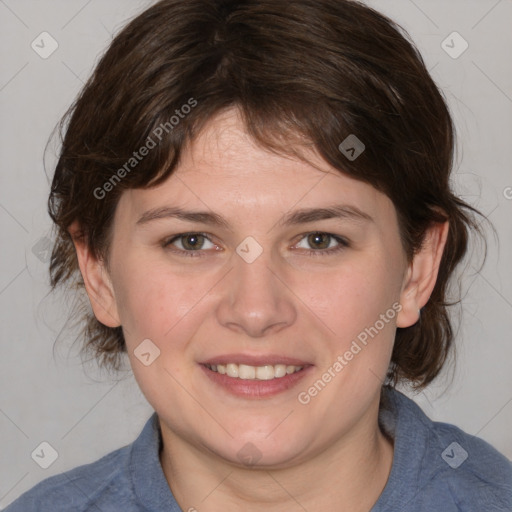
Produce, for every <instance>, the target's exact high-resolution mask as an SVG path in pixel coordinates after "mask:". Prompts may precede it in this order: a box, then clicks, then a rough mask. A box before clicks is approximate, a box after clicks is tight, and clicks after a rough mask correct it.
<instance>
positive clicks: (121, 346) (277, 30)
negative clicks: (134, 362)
mask: <svg viewBox="0 0 512 512" xmlns="http://www.w3.org/2000/svg"><path fill="white" fill-rule="evenodd" d="M186 105H188V108H185V106H186ZM232 107H237V108H239V110H240V112H241V114H242V118H243V120H244V123H245V125H246V129H247V131H248V133H249V134H250V135H251V136H252V138H253V139H254V140H255V141H256V142H257V143H258V144H260V145H261V146H262V147H264V148H267V149H269V150H271V151H274V152H278V153H281V154H288V155H295V156H298V157H300V158H302V156H301V153H300V151H299V147H301V146H302V147H308V146H309V149H313V150H315V151H316V152H317V153H318V154H319V155H320V156H322V157H323V158H324V159H325V160H326V162H327V163H329V164H330V165H332V166H333V167H335V168H336V169H338V170H339V171H340V172H342V173H345V174H346V175H348V176H351V177H353V178H355V179H358V180H361V181H364V182H367V183H369V184H371V185H372V186H374V187H375V188H376V189H378V190H380V191H382V192H383V193H385V194H386V195H387V196H389V198H390V199H391V200H392V201H393V203H394V205H395V208H396V210H397V214H398V218H399V227H400V234H401V239H402V243H403V248H404V251H405V253H406V254H407V258H408V260H409V261H411V258H412V256H413V255H414V254H415V252H416V251H417V250H418V249H419V248H420V246H421V244H422V240H423V238H424V234H425V231H426V229H427V228H428V227H429V225H431V223H435V222H442V221H445V220H447V219H448V220H449V222H450V226H449V235H448V241H447V244H446V247H445V251H444V254H443V257H442V261H441V266H440V270H439V276H438V279H437V283H436V285H435V288H434V290H433V293H432V295H431V297H430V300H429V301H428V303H427V304H426V305H425V307H424V308H423V310H422V312H421V321H420V322H418V323H416V324H415V325H413V326H411V327H407V328H399V329H398V330H397V333H396V340H395V346H394V350H393V354H392V361H391V366H390V370H389V375H388V377H389V381H390V382H391V383H393V384H395V385H396V384H397V383H398V382H399V381H401V380H405V381H410V382H411V383H413V384H414V385H415V386H416V387H418V388H420V387H423V386H425V385H427V384H428V383H429V382H430V381H432V379H434V377H435V376H436V375H437V374H438V373H439V371H440V370H441V368H442V366H443V364H444V363H445V360H446V358H447V355H448V354H449V350H450V347H451V346H452V341H453V337H454V334H453V330H452V325H451V323H450V318H449V316H448V311H447V307H448V306H450V305H453V304H456V303H458V302H460V301H457V302H452V303H450V302H447V300H446V295H447V285H448V281H449V278H450V276H451V275H452V273H453V271H454V269H455V267H456V266H457V264H458V263H459V262H460V261H461V260H462V258H463V256H464V255H465V254H466V251H467V247H468V235H469V233H470V230H471V229H472V230H474V231H478V232H479V226H478V224H477V223H476V222H475V220H474V219H473V213H477V214H479V212H478V211H477V210H476V209H474V208H473V207H471V206H470V205H468V204H466V203H465V202H464V201H462V200H461V199H459V198H458V197H456V196H455V195H454V194H453V193H452V191H451V188H450V183H449V177H450V172H451V168H452V164H453V162H452V160H453V153H454V128H453V125H452V120H451V117H450V114H449V111H448V109H447V106H446V103H445V101H444V99H443V96H442V94H441V93H440V92H439V90H438V88H437V87H436V85H435V83H434V82H433V80H432V78H431V77H430V75H429V73H428V71H427V69H426V67H425V64H424V62H423V60H422V57H421V56H420V54H419V52H418V50H417V49H416V48H415V46H414V45H413V44H412V42H411V41H410V40H409V36H408V35H407V33H406V32H405V31H404V30H403V29H402V28H401V27H399V26H398V25H396V24H395V23H394V22H392V21H391V20H389V19H388V18H386V17H385V16H383V15H382V14H380V13H378V12H376V11H374V10H373V9H371V8H369V7H367V6H365V5H363V4H361V3H359V2H356V1H351V0H294V1H293V2H290V1H289V0H224V1H223V0H187V1H186V2H183V1H182V0H163V1H160V2H158V3H157V4H155V5H154V6H152V7H150V8H149V9H147V10H146V11H145V12H143V13H142V14H141V15H139V16H138V17H136V18H135V19H134V20H133V21H131V22H130V23H129V24H128V25H127V26H126V27H125V28H124V29H123V30H122V31H121V32H120V33H119V34H118V35H117V36H116V37H115V38H114V40H113V41H112V43H111V45H110V47H109V48H108V50H107V52H106V53H105V54H104V56H103V57H102V58H101V60H100V62H99V63H98V65H97V67H96V69H95V71H94V73H93V75H92V76H91V78H90V79H89V80H88V82H87V83H86V85H85V87H84V88H83V90H82V92H81V94H80V95H79V97H78V99H77V100H76V101H75V103H74V104H73V106H72V107H71V108H70V110H69V111H68V113H67V114H66V116H65V117H64V118H63V120H62V121H61V125H60V128H61V133H62V132H64V131H65V135H63V136H62V137H63V140H62V149H61V153H60V158H59V161H58V164H57V167H56V171H55V175H54V178H53V183H52V188H51V193H50V197H49V203H48V207H49V213H50V216H51V217H52V219H53V221H54V223H55V225H56V227H57V232H56V240H55V244H54V246H53V252H52V256H51V262H50V276H51V284H52V288H53V289H55V287H56V286H57V285H60V284H62V283H64V282H66V281H68V280H71V282H73V283H74V284H75V285H77V286H78V287H83V281H82V277H81V274H80V270H79V267H78V262H77V257H76V252H75V249H74V246H73V243H72V239H71V236H70V234H69V233H68V228H69V226H70V224H71V223H72V222H73V221H78V224H79V225H80V227H81V233H80V236H82V237H84V240H85V241H86V243H87V244H88V247H89V249H90V251H91V252H92V254H93V255H95V256H96V257H98V258H101V259H103V260H104V261H105V262H106V263H107V265H108V248H109V239H110V235H111V233H110V229H111V225H112V219H113V214H114V211H115V208H116V205H117V202H118V200H119V197H120V195H121V193H122V192H123V190H126V189H129V188H137V187H143V188H147V187H150V186H152V185H158V184H160V183H161V182H163V181H164V180H165V179H166V178H168V177H169V176H170V174H171V173H172V172H173V170H174V169H175V168H176V165H177V164H178V162H179V158H180V153H181V152H182V151H183V150H184V148H185V145H186V144H187V143H190V142H191V141H193V140H194V137H195V135H197V133H198V131H199V130H200V129H201V127H202V126H204V124H205V123H206V122H207V121H208V120H210V119H211V118H212V117H213V116H214V115H216V114H218V113H220V112H221V111H223V110H224V109H227V108H232ZM176 120H177V121H176ZM351 134H355V135H356V136H357V138H358V139H359V140H361V141H362V142H363V143H364V145H365V150H364V152H363V153H362V154H361V155H360V156H359V157H358V158H356V159H351V158H347V154H344V153H343V152H342V151H340V149H339V145H340V143H341V142H342V141H344V140H345V139H346V138H347V136H349V135H351ZM157 135H158V136H157ZM150 141H151V142H152V143H151V142H150ZM143 147H146V148H148V151H147V152H146V151H142V148H143ZM139 150H140V153H139ZM134 152H136V153H134ZM143 152H144V156H142V153H143ZM135 154H136V155H137V156H134V155H135ZM123 170H124V172H123ZM82 334H83V336H84V338H85V340H84V344H83V350H84V351H86V352H87V351H89V352H90V353H92V354H93V355H94V356H96V357H97V358H98V360H99V362H100V364H101V365H104V366H106V367H109V368H113V369H118V368H119V363H120V356H121V354H122V352H123V351H126V347H125V342H124V337H123V331H122V328H121V327H119V328H109V327H106V326H104V325H102V324H101V323H99V322H98V321H97V320H96V318H95V317H94V315H93V314H92V311H91V310H90V308H89V309H88V310H87V312H86V327H85V329H83V332H82Z"/></svg>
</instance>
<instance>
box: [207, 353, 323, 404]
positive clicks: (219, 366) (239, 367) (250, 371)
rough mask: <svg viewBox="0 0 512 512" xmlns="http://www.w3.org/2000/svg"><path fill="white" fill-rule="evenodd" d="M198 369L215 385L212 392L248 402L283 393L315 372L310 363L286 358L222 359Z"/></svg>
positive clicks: (231, 357) (211, 361) (230, 357)
mask: <svg viewBox="0 0 512 512" xmlns="http://www.w3.org/2000/svg"><path fill="white" fill-rule="evenodd" d="M241 359H242V360H243V361H241ZM235 361H236V362H235ZM248 363H253V364H248ZM199 366H200V367H201V369H202V370H203V372H204V374H205V375H206V376H207V377H208V379H209V380H210V381H212V382H213V383H215V384H216V386H215V388H214V389H215V390H219V391H221V392H223V393H226V392H227V393H229V394H230V395H234V396H237V397H241V398H248V399H262V398H270V397H273V396H275V395H277V394H280V393H284V392H286V391H288V390H290V389H291V388H293V387H295V386H296V385H297V383H298V382H299V381H301V380H302V379H303V378H304V377H305V376H306V375H308V374H309V373H310V372H311V371H312V370H313V368H314V366H313V365H312V364H310V363H306V362H304V361H300V360H297V359H291V358H286V357H282V358H280V359H278V358H268V357H267V358H265V360H263V359H261V358H249V357H246V356H239V357H235V356H228V357H221V358H217V359H215V360H210V361H208V362H204V363H200V365H199Z"/></svg>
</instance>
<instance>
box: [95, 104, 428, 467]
mask: <svg viewBox="0 0 512 512" xmlns="http://www.w3.org/2000/svg"><path fill="white" fill-rule="evenodd" d="M311 161H312V163H313V164H314V165H315V166H313V165H310V164H307V163H304V162H301V161H299V160H296V159H291V158H286V157H283V156H278V155H275V154H271V153H269V152H267V151H265V150H263V149H261V148H259V147H257V146H255V145H254V144H253V142H252V141H251V140H250V139H249V137H248V135H247V134H246V133H245V131H244V129H243V125H242V123H241V122H240V120H239V118H238V116H237V113H236V111H234V110H232V111H228V112H227V113H224V114H223V115H221V116H219V117H217V118H214V119H213V120H211V122H210V124H208V125H207V126H206V128H205V129H204V130H203V132H202V133H201V134H200V135H199V136H198V138H196V140H195V142H194V143H193V145H192V146H191V147H190V148H189V149H188V150H187V151H186V152H185V153H184V155H183V158H182V161H181V162H180V165H179V167H178V168H177V170H176V172H175V173H174V174H173V175H172V176H171V177H170V178H169V179H168V180H167V181H166V182H165V183H163V184H162V185H160V186H158V187H157V188H153V189H146V190H129V191H125V192H124V193H123V195H122V196H121V199H120V202H119V204H118V207H117V209H116V214H115V218H114V225H113V226H114V229H113V239H112V246H111V252H110V263H111V265H110V267H111V272H110V276H109V278H110V280H109V287H110V289H111V293H112V301H111V304H110V306H108V307H107V306H106V307H105V309H109V311H111V312H112V313H111V317H110V318H114V317H116V318H117V320H118V322H119V323H120V324H121V325H122V326H123V330H124V333H125V337H126V343H127V349H128V354H129V357H130V362H131V365H132V368H133V371H134V374H135V378H136V380H137V381H138V383H139V385H140V387H141V389H142V391H143V393H144V394H145V396H146V397H147V399H148V401H149V402H150V403H151V405H152V406H153V407H154V409H155V410H156V412H157V413H158V415H159V418H160V422H161V425H162V429H163V430H165V431H166V432H167V433H168V435H170V436H171V435H172V436H174V437H175V438H176V439H180V440H181V441H182V442H185V443H187V444H189V445H190V446H193V447H195V449H198V450H201V451H202V452H204V453H207V454H210V455H214V456H218V457H221V458H222V459H224V460H227V461H232V462H234V463H240V461H245V460H247V459H248V458H249V459H251V457H252V459H253V460H254V461H256V459H259V462H258V464H262V465H272V466H274V467H286V466H287V465H291V464H295V463H299V462H301V461H304V460H306V459H308V458H312V457H314V456H315V455H316V454H318V453H320V452H322V450H325V448H326V447H329V446H334V444H335V443H337V442H339V441H340V440H341V439H346V438H347V437H350V436H352V435H357V432H361V431H362V430H363V429H371V428H377V426H376V421H375V416H372V417H371V421H370V419H369V418H370V411H372V414H373V413H374V412H375V410H374V409H372V407H373V406H374V405H375V404H378V399H379V392H380V388H381V385H382V382H383V380H384V378H385V374H386V371H387V368H388V365H389V361H390V357H391V351H392V347H393V340H394V336H395V330H396V327H397V321H400V318H402V317H403V315H404V314H405V313H404V312H403V311H401V312H399V310H400V309H401V308H402V306H401V305H400V304H399V302H400V301H401V300H405V299H406V298H405V294H406V292H407V288H406V284H407V279H408V277H409V276H410V273H409V272H408V265H407V262H406V259H405V254H404V251H403V248H402V245H401V242H400V238H399V232H398V224H397V216H396V212H395V209H394V206H393V204H392V202H391V201H390V200H389V198H388V197H387V196H385V195H383V194H382V193H380V192H378V191H377V190H376V189H375V188H373V187H372V186H370V185H368V184H365V183H362V182H359V181H356V180H353V179H351V178H349V177H347V176H345V175H342V174H341V173H340V172H339V171H337V170H335V169H334V168H330V167H329V166H328V165H327V164H326V163H325V162H323V161H322V160H320V159H318V158H317V159H316V160H315V157H314V156H313V155H312V156H311ZM317 167H318V168H317ZM327 208H330V209H336V208H337V211H338V215H337V216H333V215H332V214H331V215H330V218H329V215H324V214H325V211H324V212H322V211H320V209H327ZM176 209H180V210H182V212H204V213H207V214H208V215H195V216H194V217H192V216H189V217H188V218H186V216H184V215H181V218H180V216H176V215H173V212H174V213H176ZM305 210H319V211H317V212H316V214H311V212H310V215H309V216H307V215H298V214H297V212H299V211H305ZM322 213H323V214H322ZM212 219H217V220H218V222H214V221H213V220H212ZM219 219H222V220H220V221H219ZM103 300H105V303H107V302H108V299H106V298H104V299H103ZM420 306H421V304H420ZM401 315H402V317H401ZM103 321H104V322H105V323H107V322H108V321H107V320H106V319H103ZM411 323H414V322H411ZM112 325H116V324H115V323H112ZM117 325H118V324H117ZM144 340H146V341H144ZM147 340H150V341H147ZM141 343H142V345H141ZM141 353H142V354H145V355H143V356H142V357H141ZM208 365H209V366H208ZM255 367H256V369H255ZM215 369H216V370H217V371H215ZM224 372H227V374H226V373H224ZM237 372H239V373H238V375H239V377H235V375H236V373H237ZM292 372H293V373H292ZM283 374H284V375H285V376H283ZM241 377H245V378H241ZM272 377H273V378H272Z"/></svg>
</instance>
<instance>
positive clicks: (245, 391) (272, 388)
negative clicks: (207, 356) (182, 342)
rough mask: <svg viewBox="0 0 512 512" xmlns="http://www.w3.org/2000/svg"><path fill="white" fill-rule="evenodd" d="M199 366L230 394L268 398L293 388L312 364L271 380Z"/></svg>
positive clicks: (307, 372) (308, 371)
mask: <svg viewBox="0 0 512 512" xmlns="http://www.w3.org/2000/svg"><path fill="white" fill-rule="evenodd" d="M199 366H200V367H201V368H202V370H203V372H204V373H205V374H206V376H207V377H208V378H209V379H210V380H212V381H213V382H215V383H216V384H217V385H219V386H222V387H223V388H224V389H225V390H227V391H229V392H230V393H231V394H233V395H235V396H239V397H243V398H269V397H272V396H275V395H277V394H279V393H283V392H284V391H287V390H289V389H291V388H293V387H294V386H295V385H296V384H297V383H298V382H299V381H300V380H302V379H303V378H304V377H305V376H306V375H307V374H309V373H310V370H311V369H312V368H313V366H312V365H309V366H305V367H304V368H302V370H299V371H298V372H295V373H290V374H287V375H285V376H284V377H280V378H277V379H271V380H257V379H238V378H233V377H228V376H227V375H225V374H224V375H223V374H221V373H218V372H214V371H213V370H210V368H208V367H207V366H205V365H204V364H200V365H199Z"/></svg>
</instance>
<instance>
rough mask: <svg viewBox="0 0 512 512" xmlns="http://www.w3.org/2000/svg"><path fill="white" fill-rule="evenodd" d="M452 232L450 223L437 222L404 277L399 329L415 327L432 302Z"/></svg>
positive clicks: (398, 319) (427, 233)
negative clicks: (449, 235) (444, 252)
mask: <svg viewBox="0 0 512 512" xmlns="http://www.w3.org/2000/svg"><path fill="white" fill-rule="evenodd" d="M448 230H449V222H448V221H445V222H436V223H433V224H432V225H431V227H429V228H428V230H427V232H426V234H425V239H424V242H423V245H422V247H421V249H420V250H419V251H418V252H417V253H416V254H415V256H414V257H413V260H412V262H411V263H410V265H409V267H408V269H407V272H406V275H405V278H404V282H403V287H402V292H401V294H400V304H401V305H402V309H401V311H400V312H399V314H398V316H397V323H396V325H397V327H410V326H411V325H414V324H415V323H416V322H417V321H418V319H419V316H420V308H422V307H423V306H424V305H425V304H426V303H427V302H428V300H429V298H430V295H431V294H432V291H433V290H434V286H435V284H436V281H437V276H438V273H439V265H440V263H441V257H442V255H443V251H444V248H445V246H446V240H447V238H448Z"/></svg>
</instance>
